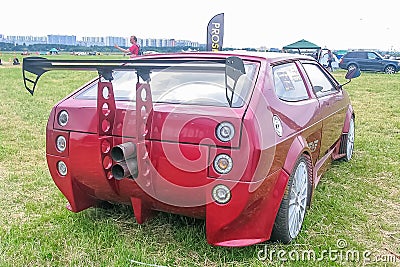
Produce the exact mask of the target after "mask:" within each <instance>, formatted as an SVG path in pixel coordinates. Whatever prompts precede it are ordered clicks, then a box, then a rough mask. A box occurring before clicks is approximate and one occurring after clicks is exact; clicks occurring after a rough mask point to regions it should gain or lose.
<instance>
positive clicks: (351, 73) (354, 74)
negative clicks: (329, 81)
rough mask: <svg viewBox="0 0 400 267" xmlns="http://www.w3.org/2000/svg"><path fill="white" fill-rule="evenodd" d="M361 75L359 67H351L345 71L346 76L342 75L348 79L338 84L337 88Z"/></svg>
mask: <svg viewBox="0 0 400 267" xmlns="http://www.w3.org/2000/svg"><path fill="white" fill-rule="evenodd" d="M360 75H361V70H360V68H351V69H349V70H348V71H347V73H346V76H344V77H345V78H346V79H347V80H348V81H347V82H346V83H344V84H341V85H339V88H342V87H343V86H344V85H346V84H348V83H349V82H351V79H354V78H357V77H359V76H360Z"/></svg>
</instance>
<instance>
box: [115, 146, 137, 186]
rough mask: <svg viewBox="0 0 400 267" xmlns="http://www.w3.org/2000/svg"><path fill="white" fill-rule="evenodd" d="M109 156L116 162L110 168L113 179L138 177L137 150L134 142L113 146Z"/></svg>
mask: <svg viewBox="0 0 400 267" xmlns="http://www.w3.org/2000/svg"><path fill="white" fill-rule="evenodd" d="M111 158H112V159H113V160H114V161H115V162H116V164H114V165H113V166H112V169H111V173H112V175H113V176H114V178H115V179H117V180H121V179H123V178H133V179H135V178H137V177H138V163H137V152H136V145H135V144H134V143H132V142H126V143H122V144H120V145H117V146H115V147H113V148H112V149H111Z"/></svg>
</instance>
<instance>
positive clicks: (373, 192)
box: [0, 54, 400, 266]
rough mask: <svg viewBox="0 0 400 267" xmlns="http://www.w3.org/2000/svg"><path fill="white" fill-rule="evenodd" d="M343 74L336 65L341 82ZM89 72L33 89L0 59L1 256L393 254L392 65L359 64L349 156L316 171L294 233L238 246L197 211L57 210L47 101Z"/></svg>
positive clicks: (342, 261) (395, 135) (292, 260)
mask: <svg viewBox="0 0 400 267" xmlns="http://www.w3.org/2000/svg"><path fill="white" fill-rule="evenodd" d="M9 56H10V55H8V54H2V55H1V58H2V60H3V62H6V61H8V58H9ZM19 57H21V56H19ZM116 57H118V56H116ZM80 58H81V57H80ZM121 58H122V57H121ZM344 74H345V72H344V71H342V70H339V71H336V72H334V75H335V76H336V77H337V79H338V80H339V81H340V82H344V81H345V79H344V78H343V77H344ZM95 75H96V73H91V72H78V73H73V72H65V71H54V72H49V73H46V74H45V76H44V77H43V78H42V79H41V81H39V88H38V90H37V92H36V94H35V96H34V97H32V96H30V94H29V93H28V92H27V91H26V90H25V89H24V86H23V81H22V72H21V66H10V65H3V66H0V99H1V100H0V207H1V209H0V218H1V219H0V266H145V265H143V264H148V265H149V266H266V265H268V266H283V265H285V266H342V265H344V266H361V265H369V264H371V265H372V266H385V265H388V266H392V265H393V266H395V265H399V264H400V74H395V75H386V74H378V73H362V75H361V77H359V78H357V79H355V80H354V81H352V82H351V83H350V84H348V85H347V86H346V90H347V91H348V92H349V94H350V97H351V99H352V103H353V106H354V109H355V113H356V142H355V151H354V157H353V159H352V160H351V161H350V162H334V163H333V164H332V166H331V168H330V169H329V171H328V172H327V173H326V174H325V175H324V176H323V178H322V180H321V182H320V184H319V186H318V187H317V190H316V192H315V195H314V199H313V205H312V207H311V208H310V210H309V211H308V214H307V216H306V220H305V224H304V227H303V229H302V232H301V234H300V236H299V237H298V238H297V239H296V242H294V243H292V244H290V245H282V244H276V243H270V242H266V243H263V244H260V245H255V246H250V247H245V248H221V247H212V246H210V245H208V244H207V242H206V238H205V223H204V221H202V220H195V219H191V218H187V217H182V216H177V215H172V214H165V213H160V214H158V216H157V217H156V218H154V219H153V220H151V221H149V222H147V223H145V224H143V225H139V224H137V223H136V221H135V219H134V216H133V211H132V209H131V207H129V206H122V205H116V206H112V207H109V208H91V209H87V210H85V211H82V212H80V213H72V212H70V211H68V210H67V209H66V208H65V204H66V203H67V202H66V199H65V198H64V197H63V195H62V194H61V193H60V191H59V190H58V188H57V187H56V186H55V184H54V183H53V180H52V179H51V177H50V174H49V172H48V169H47V164H46V158H45V128H46V123H47V119H48V115H49V112H50V110H51V108H52V107H53V105H54V104H55V103H57V102H58V101H59V100H60V99H62V98H63V97H64V96H65V95H66V94H68V93H69V92H71V91H73V90H75V88H77V87H78V86H80V85H82V84H83V83H84V82H86V81H87V80H88V79H90V78H91V77H94V76H95ZM329 252H330V254H329ZM265 253H267V255H266V257H264V256H265ZM308 253H311V254H308ZM313 253H314V254H313ZM307 255H309V256H310V255H311V257H307ZM357 255H358V256H359V257H358V259H357V257H356V256H357ZM396 255H397V256H396ZM395 262H397V263H395Z"/></svg>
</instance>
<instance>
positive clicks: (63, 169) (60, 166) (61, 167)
mask: <svg viewBox="0 0 400 267" xmlns="http://www.w3.org/2000/svg"><path fill="white" fill-rule="evenodd" d="M57 170H58V173H59V174H60V175H61V176H65V175H67V173H68V169H67V164H65V162H64V161H62V160H60V161H59V162H57Z"/></svg>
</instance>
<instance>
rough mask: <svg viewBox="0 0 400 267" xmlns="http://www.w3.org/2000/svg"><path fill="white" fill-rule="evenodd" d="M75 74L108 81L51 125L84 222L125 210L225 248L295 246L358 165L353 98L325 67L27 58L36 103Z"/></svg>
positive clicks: (52, 143)
mask: <svg viewBox="0 0 400 267" xmlns="http://www.w3.org/2000/svg"><path fill="white" fill-rule="evenodd" d="M66 69H67V70H71V71H78V70H89V71H93V70H97V72H98V74H99V76H98V77H97V78H95V79H93V80H92V81H90V82H89V83H87V84H86V85H84V86H82V87H81V88H79V89H77V90H76V91H75V92H73V93H72V94H70V95H68V96H66V97H65V98H64V99H62V100H61V101H60V102H58V103H57V104H56V105H55V106H54V108H53V109H52V111H51V113H50V116H49V120H48V124H47V130H46V156H47V163H48V167H49V170H50V173H51V176H52V178H53V180H54V182H55V184H56V185H57V186H58V188H59V189H60V190H61V192H62V193H63V194H64V196H65V197H66V199H67V200H68V206H67V207H68V209H70V210H71V211H73V212H79V211H82V210H84V209H87V208H90V207H95V206H97V205H98V204H99V203H101V202H103V201H107V202H116V203H123V204H127V205H132V207H133V211H134V215H135V217H136V220H137V222H138V223H140V224H141V223H143V222H145V221H146V220H148V219H150V218H151V217H152V216H153V215H154V213H155V212H156V211H163V212H170V213H175V214H181V215H185V216H190V217H195V218H203V219H204V220H205V224H206V236H207V241H208V242H209V243H210V244H212V245H216V246H229V247H238V246H248V245H252V244H256V243H260V242H263V241H265V240H268V239H272V240H280V241H282V242H284V243H288V242H290V241H292V240H293V239H295V238H296V237H297V236H298V235H299V233H300V230H301V228H302V225H303V220H304V217H305V215H306V209H307V207H309V205H310V203H311V201H312V194H313V192H314V190H315V188H316V186H317V184H318V182H319V181H320V179H321V176H322V175H323V173H324V171H325V170H326V167H327V166H328V165H329V163H330V162H331V161H332V160H336V159H344V160H345V161H348V160H350V159H351V157H352V153H353V144H354V134H355V131H354V129H355V128H354V127H355V124H354V120H355V115H354V110H353V108H352V105H351V103H350V98H349V95H348V93H347V92H346V91H345V90H344V86H343V84H339V83H338V82H337V81H336V80H335V78H334V77H333V76H332V75H331V74H330V73H329V72H328V71H327V70H326V69H325V68H324V67H323V66H322V65H321V64H320V63H318V62H317V61H316V60H315V59H314V58H312V57H308V56H304V55H298V54H289V53H257V52H238V53H234V52H229V53H210V52H207V53H201V52H198V53H177V54H154V55H145V56H138V57H136V58H134V59H129V60H93V59H90V60H63V59H54V58H53V59H46V58H40V57H27V58H24V63H23V77H24V82H25V86H26V88H27V89H28V90H29V92H30V93H31V94H33V92H34V89H35V87H36V83H37V81H38V79H39V77H40V76H41V75H42V74H43V73H45V72H47V71H50V70H66ZM358 75H360V72H359V69H352V70H350V71H349V72H348V73H347V75H346V78H347V79H351V78H355V77H357V76H358ZM32 76H33V77H32ZM29 85H31V86H29ZM333 197H334V196H333ZM310 227H312V225H310Z"/></svg>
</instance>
